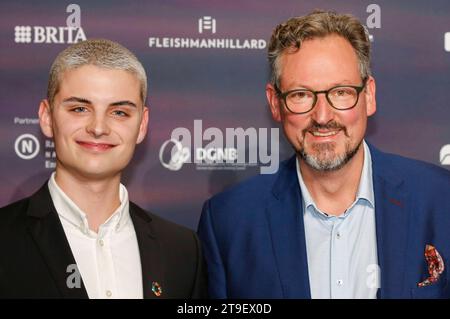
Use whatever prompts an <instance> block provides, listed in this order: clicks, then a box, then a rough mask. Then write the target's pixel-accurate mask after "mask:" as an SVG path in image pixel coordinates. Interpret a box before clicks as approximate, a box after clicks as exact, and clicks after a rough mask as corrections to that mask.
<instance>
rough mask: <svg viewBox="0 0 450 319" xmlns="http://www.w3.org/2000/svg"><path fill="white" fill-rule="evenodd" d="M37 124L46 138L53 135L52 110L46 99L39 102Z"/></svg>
mask: <svg viewBox="0 0 450 319" xmlns="http://www.w3.org/2000/svg"><path fill="white" fill-rule="evenodd" d="M39 125H40V126H41V131H42V133H43V134H44V135H45V136H47V137H48V138H52V137H53V122H52V110H51V109H50V104H49V103H48V100H47V99H45V100H42V101H41V103H40V104H39Z"/></svg>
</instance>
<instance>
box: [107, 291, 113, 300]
mask: <svg viewBox="0 0 450 319" xmlns="http://www.w3.org/2000/svg"><path fill="white" fill-rule="evenodd" d="M111 296H112V292H111V290H106V297H108V298H109V297H111Z"/></svg>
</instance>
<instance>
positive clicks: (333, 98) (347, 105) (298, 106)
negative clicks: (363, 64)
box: [275, 78, 367, 114]
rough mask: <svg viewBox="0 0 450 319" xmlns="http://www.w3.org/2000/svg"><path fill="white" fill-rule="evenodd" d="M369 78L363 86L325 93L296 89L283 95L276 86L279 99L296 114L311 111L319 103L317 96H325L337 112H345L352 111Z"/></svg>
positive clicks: (332, 89) (339, 87)
mask: <svg viewBox="0 0 450 319" xmlns="http://www.w3.org/2000/svg"><path fill="white" fill-rule="evenodd" d="M366 82H367V78H364V80H363V83H362V85H361V86H354V85H338V86H334V87H332V88H331V89H329V90H325V91H311V90H307V89H296V90H290V91H287V92H284V93H282V92H281V91H280V90H279V89H278V87H277V86H276V85H275V90H276V91H277V95H278V97H280V98H281V99H283V101H284V105H286V108H287V109H288V110H289V111H290V112H291V113H295V114H303V113H308V112H309V111H311V110H312V109H313V108H314V106H316V103H317V95H318V94H322V93H323V94H325V96H326V98H327V101H328V103H330V105H331V106H332V107H333V108H335V109H336V110H340V111H344V110H349V109H352V108H354V107H355V106H356V104H357V103H358V100H359V94H360V93H361V91H362V90H363V89H364V87H365V86H366Z"/></svg>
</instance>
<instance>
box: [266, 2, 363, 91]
mask: <svg viewBox="0 0 450 319" xmlns="http://www.w3.org/2000/svg"><path fill="white" fill-rule="evenodd" d="M332 34H337V35H339V36H341V37H343V38H344V39H346V40H348V42H350V44H351V45H352V47H353V49H354V50H355V53H356V55H357V56H358V61H359V71H360V74H361V78H362V79H364V78H367V77H368V76H370V75H371V71H370V40H369V34H368V32H367V30H366V29H365V27H364V26H363V25H362V24H361V22H360V21H359V20H358V19H357V18H356V17H354V16H353V15H350V14H337V13H336V12H333V11H323V10H315V11H313V12H312V13H310V14H308V15H306V16H302V17H295V18H291V19H289V20H287V21H286V22H283V23H281V24H279V25H278V26H276V28H275V29H274V31H273V33H272V36H271V38H270V42H269V45H268V59H269V64H270V82H271V83H272V85H274V86H277V87H278V88H279V86H280V83H279V81H280V65H279V64H280V57H281V56H282V55H283V53H285V52H289V53H293V52H296V51H297V50H299V49H300V47H301V45H302V42H303V41H305V40H311V39H314V38H323V37H325V36H328V35H332Z"/></svg>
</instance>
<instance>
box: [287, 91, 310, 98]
mask: <svg viewBox="0 0 450 319" xmlns="http://www.w3.org/2000/svg"><path fill="white" fill-rule="evenodd" d="M290 97H291V98H293V99H305V98H308V97H309V94H308V93H307V92H305V91H298V92H292V94H291V96H290Z"/></svg>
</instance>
